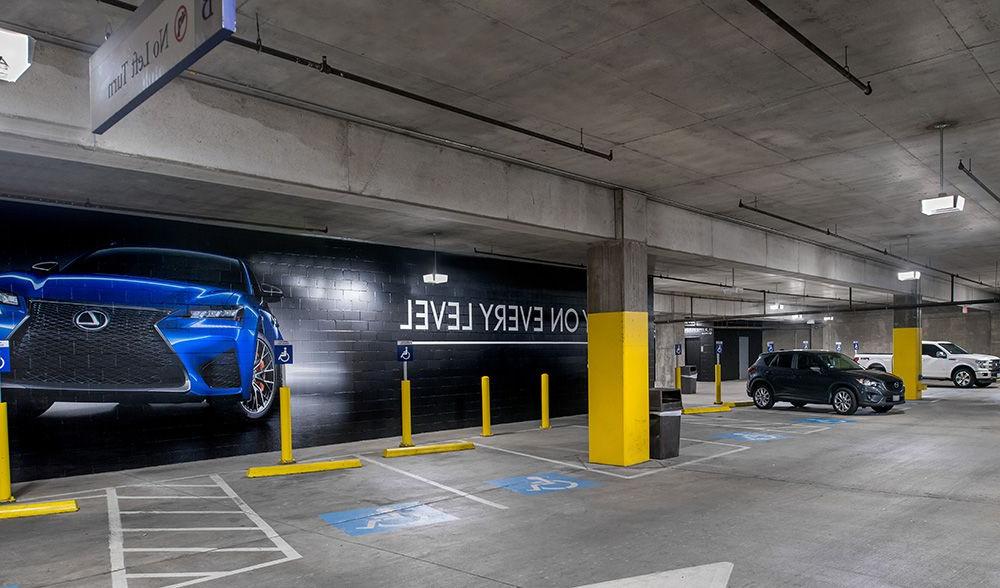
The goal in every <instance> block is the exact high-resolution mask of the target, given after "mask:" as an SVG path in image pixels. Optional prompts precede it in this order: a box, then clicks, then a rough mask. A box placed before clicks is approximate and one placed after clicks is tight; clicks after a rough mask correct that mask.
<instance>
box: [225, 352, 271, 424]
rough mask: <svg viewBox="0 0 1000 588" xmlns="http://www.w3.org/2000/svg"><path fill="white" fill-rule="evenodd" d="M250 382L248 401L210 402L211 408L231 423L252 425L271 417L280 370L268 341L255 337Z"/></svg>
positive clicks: (235, 399)
mask: <svg viewBox="0 0 1000 588" xmlns="http://www.w3.org/2000/svg"><path fill="white" fill-rule="evenodd" d="M253 365H254V367H253V370H254V371H253V381H252V382H251V383H250V386H251V388H250V398H248V399H247V400H243V398H242V397H237V398H219V399H211V400H210V401H209V403H210V404H211V405H212V408H214V409H216V410H218V411H219V412H220V413H221V414H222V415H223V416H225V417H226V418H228V419H230V420H236V421H241V422H247V423H253V422H259V421H262V420H264V419H266V418H267V417H268V416H270V414H271V411H272V410H273V409H274V405H275V404H277V399H278V389H279V388H280V387H281V369H280V368H279V367H278V366H277V365H276V364H275V362H274V349H273V348H272V347H271V344H270V343H268V342H267V339H265V338H264V337H263V335H261V334H259V333H258V334H257V345H256V347H255V350H254V362H253Z"/></svg>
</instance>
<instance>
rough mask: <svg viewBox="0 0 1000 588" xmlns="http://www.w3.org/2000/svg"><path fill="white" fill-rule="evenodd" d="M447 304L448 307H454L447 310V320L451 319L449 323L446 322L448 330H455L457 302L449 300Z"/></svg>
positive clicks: (457, 321)
mask: <svg viewBox="0 0 1000 588" xmlns="http://www.w3.org/2000/svg"><path fill="white" fill-rule="evenodd" d="M447 306H448V308H454V309H455V310H453V311H449V312H448V320H450V321H451V323H449V324H448V330H449V331H457V330H458V328H459V318H458V303H457V302H449V303H448V304H447Z"/></svg>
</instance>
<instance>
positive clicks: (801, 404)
mask: <svg viewBox="0 0 1000 588" xmlns="http://www.w3.org/2000/svg"><path fill="white" fill-rule="evenodd" d="M805 405H806V403H805V402H799V401H798V400H794V401H792V406H794V407H795V408H803V407H804V406H805Z"/></svg>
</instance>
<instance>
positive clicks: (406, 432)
mask: <svg viewBox="0 0 1000 588" xmlns="http://www.w3.org/2000/svg"><path fill="white" fill-rule="evenodd" d="M401 385H402V392H403V402H402V404H403V440H402V441H401V442H400V443H399V446H400V447H413V421H412V420H411V418H410V381H409V380H403V381H402V382H401Z"/></svg>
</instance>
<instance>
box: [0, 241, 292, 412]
mask: <svg viewBox="0 0 1000 588" xmlns="http://www.w3.org/2000/svg"><path fill="white" fill-rule="evenodd" d="M33 270H34V272H32V273H7V274H0V340H5V339H7V340H9V341H10V347H11V354H12V362H11V364H12V372H11V373H10V374H5V376H4V378H3V389H4V393H5V396H6V399H7V400H9V401H10V402H11V404H12V409H13V411H14V414H15V415H19V416H21V417H25V416H29V417H30V416H32V415H34V416H37V415H40V414H41V413H42V412H44V411H45V410H46V409H48V408H49V407H50V406H51V405H52V403H53V402H57V401H69V402H116V403H120V404H128V403H159V402H204V401H208V402H209V403H210V404H212V406H213V407H217V408H218V409H220V410H221V411H223V412H225V413H227V414H228V415H231V416H234V417H236V418H239V419H244V420H248V421H258V420H261V419H264V418H265V417H266V416H267V415H268V413H269V412H270V411H271V408H272V406H273V405H274V400H275V396H276V394H275V392H276V390H277V388H278V386H280V370H278V369H276V368H275V362H274V355H273V349H274V342H275V340H278V339H280V338H281V335H280V333H279V331H278V324H277V321H276V319H275V318H274V316H273V314H272V313H271V310H270V308H269V306H268V304H269V303H274V302H277V301H278V300H280V299H281V297H282V292H281V290H279V289H278V288H276V287H274V286H270V285H267V284H261V283H259V282H258V281H257V279H256V277H255V276H254V274H253V272H252V271H251V269H250V267H249V266H248V265H247V264H246V263H245V262H243V261H241V260H239V259H234V258H230V257H222V256H218V255H210V254H206V253H197V252H193V251H181V250H175V249H158V248H139V247H117V248H108V249H102V250H99V251H95V252H93V253H89V254H87V255H82V256H80V257H77V258H75V259H74V260H72V261H70V262H69V263H67V264H65V265H63V266H60V264H59V263H57V262H42V263H37V264H35V265H34V266H33Z"/></svg>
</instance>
